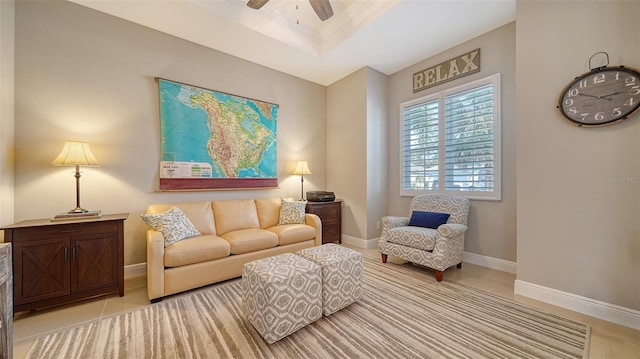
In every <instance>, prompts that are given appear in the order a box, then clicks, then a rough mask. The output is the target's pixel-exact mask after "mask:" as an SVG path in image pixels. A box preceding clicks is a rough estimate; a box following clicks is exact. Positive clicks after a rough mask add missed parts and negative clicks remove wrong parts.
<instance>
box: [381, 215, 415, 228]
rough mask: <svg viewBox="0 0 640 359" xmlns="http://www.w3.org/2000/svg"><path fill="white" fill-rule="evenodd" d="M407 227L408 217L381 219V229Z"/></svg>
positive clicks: (386, 217)
mask: <svg viewBox="0 0 640 359" xmlns="http://www.w3.org/2000/svg"><path fill="white" fill-rule="evenodd" d="M408 225H409V217H398V216H385V217H382V229H383V230H385V229H391V228H395V227H404V226H408Z"/></svg>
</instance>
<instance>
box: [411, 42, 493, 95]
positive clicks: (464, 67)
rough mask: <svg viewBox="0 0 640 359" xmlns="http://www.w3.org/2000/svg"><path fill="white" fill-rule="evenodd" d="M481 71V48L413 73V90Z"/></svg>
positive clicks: (416, 90)
mask: <svg viewBox="0 0 640 359" xmlns="http://www.w3.org/2000/svg"><path fill="white" fill-rule="evenodd" d="M476 72H480V49H475V50H473V51H470V52H467V53H466V54H463V55H460V56H458V57H454V58H453V59H451V60H447V61H445V62H443V63H440V64H438V65H436V66H432V67H429V68H427V69H425V70H422V71H419V72H416V73H415V74H413V92H414V93H416V92H418V91H422V90H424V89H428V88H429V87H433V86H436V85H440V84H442V83H445V82H448V81H451V80H455V79H458V78H461V77H464V76H467V75H471V74H473V73H476Z"/></svg>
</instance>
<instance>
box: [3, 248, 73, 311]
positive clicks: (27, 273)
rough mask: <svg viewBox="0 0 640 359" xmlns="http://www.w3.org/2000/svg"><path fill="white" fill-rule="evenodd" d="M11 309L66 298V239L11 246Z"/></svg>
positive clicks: (67, 260) (67, 274) (67, 255)
mask: <svg viewBox="0 0 640 359" xmlns="http://www.w3.org/2000/svg"><path fill="white" fill-rule="evenodd" d="M13 251H14V255H13V258H14V264H13V265H14V268H15V270H14V275H15V277H14V291H15V293H14V298H15V303H14V305H20V304H25V303H32V302H37V301H40V300H45V299H51V298H57V297H61V296H66V295H69V293H70V292H71V287H70V285H69V278H70V274H71V272H70V265H69V240H68V238H45V239H37V240H28V241H24V242H22V241H20V242H14V243H13Z"/></svg>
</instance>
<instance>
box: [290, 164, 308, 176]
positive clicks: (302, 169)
mask: <svg viewBox="0 0 640 359" xmlns="http://www.w3.org/2000/svg"><path fill="white" fill-rule="evenodd" d="M293 174H294V175H310V174H311V171H310V170H309V166H308V165H307V161H298V164H297V165H296V170H295V171H294V172H293Z"/></svg>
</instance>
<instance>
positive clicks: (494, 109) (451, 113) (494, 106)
mask: <svg viewBox="0 0 640 359" xmlns="http://www.w3.org/2000/svg"><path fill="white" fill-rule="evenodd" d="M499 99H500V74H496V75H493V76H490V77H487V78H484V79H481V80H477V81H473V82H470V83H467V84H464V85H462V86H458V87H455V88H452V89H448V90H444V91H441V92H438V93H435V94H432V95H428V96H426V97H422V98H419V99H416V100H413V101H410V102H405V103H403V104H400V118H401V121H400V126H401V129H400V135H401V139H400V144H401V145H400V146H401V148H400V164H401V169H400V172H401V175H400V183H401V188H400V194H401V195H404V196H415V195H417V194H422V193H427V192H435V193H446V194H455V195H463V196H466V197H469V198H473V199H489V200H499V199H500V104H499V102H500V101H499Z"/></svg>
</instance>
